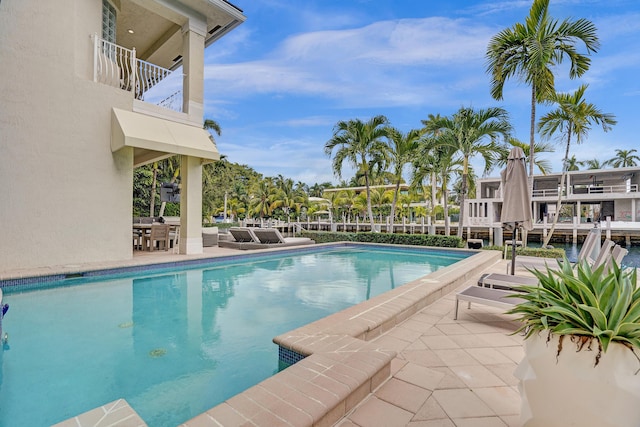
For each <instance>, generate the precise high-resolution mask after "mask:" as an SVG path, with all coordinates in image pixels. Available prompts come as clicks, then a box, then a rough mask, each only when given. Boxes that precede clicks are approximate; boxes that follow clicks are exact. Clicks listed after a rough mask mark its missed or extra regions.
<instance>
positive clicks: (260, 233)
mask: <svg viewBox="0 0 640 427" xmlns="http://www.w3.org/2000/svg"><path fill="white" fill-rule="evenodd" d="M253 234H254V235H255V236H256V237H257V239H258V240H259V241H260V243H264V244H268V245H285V246H296V245H310V244H312V243H315V242H314V241H313V240H311V239H310V238H308V237H283V236H282V234H280V231H278V229H277V228H256V229H255V230H253Z"/></svg>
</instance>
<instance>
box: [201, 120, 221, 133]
mask: <svg viewBox="0 0 640 427" xmlns="http://www.w3.org/2000/svg"><path fill="white" fill-rule="evenodd" d="M202 127H203V128H204V129H206V130H212V131H214V132H215V133H216V135H218V136H220V135H222V128H221V127H220V124H219V123H218V122H216V121H215V120H212V119H206V120H205V121H204V125H203V126H202Z"/></svg>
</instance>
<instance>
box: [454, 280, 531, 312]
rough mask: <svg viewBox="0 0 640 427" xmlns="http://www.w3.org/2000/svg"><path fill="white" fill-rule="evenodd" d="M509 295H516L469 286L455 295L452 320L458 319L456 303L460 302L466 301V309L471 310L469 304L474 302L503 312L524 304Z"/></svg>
mask: <svg viewBox="0 0 640 427" xmlns="http://www.w3.org/2000/svg"><path fill="white" fill-rule="evenodd" d="M511 295H517V292H511V291H505V290H502V289H493V288H481V287H478V286H469V287H468V288H467V289H465V290H463V291H461V292H458V293H457V294H456V305H455V311H454V314H453V319H454V320H456V319H457V318H458V303H459V302H460V301H467V303H468V306H467V307H468V308H471V303H472V302H474V303H478V304H484V305H489V306H491V307H498V308H502V309H505V310H508V309H510V308H511V307H513V306H514V305H516V304H519V303H521V302H525V300H524V299H522V298H516V297H512V296H511Z"/></svg>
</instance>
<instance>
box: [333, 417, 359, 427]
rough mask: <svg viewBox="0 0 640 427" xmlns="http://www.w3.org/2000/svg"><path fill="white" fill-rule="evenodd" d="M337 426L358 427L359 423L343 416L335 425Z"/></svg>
mask: <svg viewBox="0 0 640 427" xmlns="http://www.w3.org/2000/svg"><path fill="white" fill-rule="evenodd" d="M335 427H358V424H356V423H354V422H353V421H351V420H350V419H349V418H343V419H342V420H341V421H340V422H338V423H337V424H336V425H335Z"/></svg>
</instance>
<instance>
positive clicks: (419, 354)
mask: <svg viewBox="0 0 640 427" xmlns="http://www.w3.org/2000/svg"><path fill="white" fill-rule="evenodd" d="M402 354H403V356H404V358H405V359H406V360H408V361H409V362H413V363H417V364H418V365H422V366H426V367H428V368H429V367H433V366H445V364H444V362H443V361H442V359H440V358H439V357H438V356H437V355H436V354H435V353H434V352H433V350H428V349H425V350H415V351H409V350H407V349H405V350H404V351H403V352H402Z"/></svg>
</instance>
